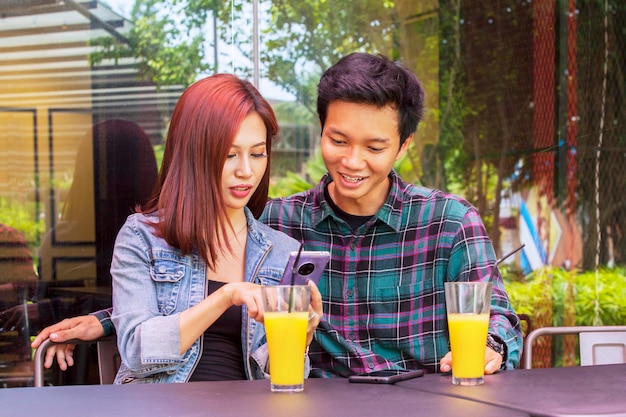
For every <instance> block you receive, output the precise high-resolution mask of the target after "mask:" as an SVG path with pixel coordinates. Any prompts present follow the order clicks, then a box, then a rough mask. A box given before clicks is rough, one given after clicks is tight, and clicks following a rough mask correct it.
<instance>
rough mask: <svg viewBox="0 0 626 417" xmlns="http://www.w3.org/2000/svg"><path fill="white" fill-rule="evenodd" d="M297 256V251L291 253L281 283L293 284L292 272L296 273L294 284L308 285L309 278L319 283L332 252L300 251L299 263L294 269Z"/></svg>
mask: <svg viewBox="0 0 626 417" xmlns="http://www.w3.org/2000/svg"><path fill="white" fill-rule="evenodd" d="M296 258H298V252H297V251H296V252H291V253H290V254H289V260H288V261H287V266H286V267H285V272H284V273H283V277H282V278H281V280H280V283H281V285H291V283H292V278H291V275H292V272H293V273H294V276H293V284H294V285H307V282H308V280H312V281H313V282H315V285H317V283H318V282H319V281H320V278H321V277H322V273H323V272H324V269H326V265H328V261H329V260H330V252H327V251H306V250H305V251H302V252H300V258H298V265H296V268H295V269H294V267H293V265H294V263H295V262H296Z"/></svg>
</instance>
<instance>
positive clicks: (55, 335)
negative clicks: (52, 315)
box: [31, 315, 104, 371]
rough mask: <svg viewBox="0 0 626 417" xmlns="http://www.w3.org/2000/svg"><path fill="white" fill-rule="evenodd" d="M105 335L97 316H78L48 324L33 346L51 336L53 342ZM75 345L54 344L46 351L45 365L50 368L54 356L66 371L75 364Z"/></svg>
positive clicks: (95, 337) (93, 338) (87, 339)
mask: <svg viewBox="0 0 626 417" xmlns="http://www.w3.org/2000/svg"><path fill="white" fill-rule="evenodd" d="M102 336H104V329H103V328H102V324H100V321H99V320H98V318H97V317H96V316H91V315H87V316H78V317H72V318H69V319H65V320H63V321H60V322H59V323H56V324H53V325H52V326H48V327H46V328H45V329H43V330H42V331H41V333H39V335H37V337H36V338H35V340H33V343H31V347H32V348H37V347H38V346H39V345H40V344H41V343H42V342H43V341H44V340H46V339H48V338H50V340H52V341H53V342H65V341H67V340H71V339H80V340H86V341H91V340H96V339H98V338H100V337H102ZM74 347H75V345H65V344H64V345H52V346H50V347H49V348H48V350H47V351H46V359H45V361H44V366H45V367H46V368H50V367H51V366H52V362H53V361H54V357H55V356H56V358H57V363H58V364H59V368H61V370H63V371H65V370H66V369H67V367H68V366H72V365H74V358H73V354H74Z"/></svg>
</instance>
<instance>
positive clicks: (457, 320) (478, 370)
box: [444, 282, 492, 385]
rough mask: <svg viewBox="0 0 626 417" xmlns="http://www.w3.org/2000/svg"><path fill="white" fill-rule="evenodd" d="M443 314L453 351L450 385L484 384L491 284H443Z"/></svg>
mask: <svg viewBox="0 0 626 417" xmlns="http://www.w3.org/2000/svg"><path fill="white" fill-rule="evenodd" d="M444 287H445V294H446V311H447V314H448V332H449V334H450V349H451V350H452V383H453V384H455V385H480V384H482V383H483V382H484V373H485V348H486V346H487V329H488V327H489V306H490V304H491V288H492V284H491V282H446V283H445V284H444Z"/></svg>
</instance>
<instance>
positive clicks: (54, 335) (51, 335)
mask: <svg viewBox="0 0 626 417" xmlns="http://www.w3.org/2000/svg"><path fill="white" fill-rule="evenodd" d="M58 338H59V335H58V334H56V333H50V339H52V340H57V339H58Z"/></svg>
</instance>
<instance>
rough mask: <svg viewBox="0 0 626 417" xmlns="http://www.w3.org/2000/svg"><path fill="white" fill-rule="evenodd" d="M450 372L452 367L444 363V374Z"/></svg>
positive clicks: (442, 366)
mask: <svg viewBox="0 0 626 417" xmlns="http://www.w3.org/2000/svg"><path fill="white" fill-rule="evenodd" d="M449 370H450V365H448V364H447V363H444V364H443V365H441V371H442V372H448V371H449Z"/></svg>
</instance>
